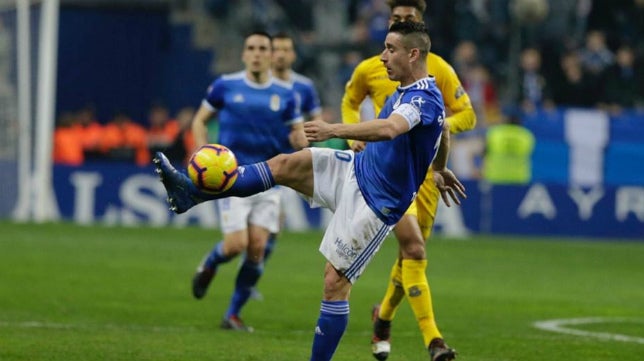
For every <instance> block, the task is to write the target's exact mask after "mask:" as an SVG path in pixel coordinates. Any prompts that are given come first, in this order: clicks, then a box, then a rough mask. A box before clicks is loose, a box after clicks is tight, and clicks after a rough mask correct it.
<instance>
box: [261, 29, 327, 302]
mask: <svg viewBox="0 0 644 361" xmlns="http://www.w3.org/2000/svg"><path fill="white" fill-rule="evenodd" d="M272 44H273V61H272V72H273V76H274V77H276V78H278V79H280V80H283V81H285V82H287V83H289V84H291V85H292V86H293V91H295V101H296V105H297V106H298V108H299V109H300V112H301V114H302V117H303V118H304V121H309V120H314V119H321V113H322V109H321V107H320V98H319V96H318V92H317V90H316V89H315V85H314V84H313V81H312V80H311V79H309V78H308V77H306V76H304V75H302V74H299V73H297V72H295V71H294V70H293V68H292V66H293V64H294V63H295V60H296V59H297V54H296V53H295V44H294V42H293V38H292V37H291V36H290V35H288V34H287V33H284V32H281V33H277V34H275V35H273V42H272ZM292 151H293V150H292V149H290V148H289V149H285V150H284V151H283V152H284V153H291V152H292ZM281 191H282V195H283V196H284V195H286V194H285V192H292V190H290V189H287V188H283V189H281ZM296 197H297V196H296ZM282 207H284V204H282ZM276 242H277V233H271V234H270V236H269V238H268V242H267V243H266V247H265V248H264V267H266V261H267V260H268V259H269V257H270V255H271V254H272V252H273V249H274V248H275V243H276ZM251 297H252V298H255V299H262V298H263V297H262V295H261V293H260V292H259V291H257V289H255V288H254V289H253V290H252V293H251Z"/></svg>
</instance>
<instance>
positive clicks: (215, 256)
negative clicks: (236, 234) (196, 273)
mask: <svg viewBox="0 0 644 361" xmlns="http://www.w3.org/2000/svg"><path fill="white" fill-rule="evenodd" d="M223 246H224V241H219V243H217V244H216V245H215V247H214V248H213V249H212V251H210V254H209V255H208V258H206V261H205V262H204V265H205V266H206V267H208V268H212V269H215V270H216V269H217V266H219V265H220V264H222V263H226V262H228V261H230V260H231V257H228V256H225V255H224V252H223Z"/></svg>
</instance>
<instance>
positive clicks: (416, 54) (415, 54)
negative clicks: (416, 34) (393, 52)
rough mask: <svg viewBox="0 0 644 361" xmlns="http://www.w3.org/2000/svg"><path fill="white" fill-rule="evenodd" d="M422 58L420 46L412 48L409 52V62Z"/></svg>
mask: <svg viewBox="0 0 644 361" xmlns="http://www.w3.org/2000/svg"><path fill="white" fill-rule="evenodd" d="M419 58H420V49H418V48H411V51H410V52H409V62H410V63H411V62H413V61H417V60H418V59H419Z"/></svg>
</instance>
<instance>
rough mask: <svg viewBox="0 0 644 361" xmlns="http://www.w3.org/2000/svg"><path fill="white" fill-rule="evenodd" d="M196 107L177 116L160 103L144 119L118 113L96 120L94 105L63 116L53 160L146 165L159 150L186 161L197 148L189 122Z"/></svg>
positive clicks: (180, 111) (68, 162) (181, 161)
mask: <svg viewBox="0 0 644 361" xmlns="http://www.w3.org/2000/svg"><path fill="white" fill-rule="evenodd" d="M193 115H194V109H193V108H189V107H187V108H183V109H181V110H179V111H178V112H177V114H176V115H175V116H172V115H171V114H170V111H169V110H168V108H166V107H165V106H163V105H161V104H155V105H153V106H152V107H151V108H150V110H149V113H148V119H146V120H145V121H135V120H133V119H132V118H131V117H130V116H129V115H128V114H126V113H123V112H117V113H115V114H114V116H113V117H112V118H111V119H109V121H107V122H105V123H102V122H100V121H99V120H98V119H96V112H95V109H94V108H93V107H92V106H86V107H84V108H83V109H80V110H78V111H76V112H68V113H64V114H62V115H60V117H59V119H58V124H57V127H56V130H55V132H54V152H53V157H54V162H55V163H57V164H65V165H72V166H77V165H81V164H83V163H85V162H91V161H117V162H128V163H132V164H137V165H140V166H144V165H147V164H149V163H150V161H151V157H152V155H153V154H154V152H156V151H164V152H165V153H166V155H167V156H168V157H169V158H171V159H172V160H173V161H175V162H177V163H183V162H185V161H186V160H187V158H188V156H189V155H190V154H191V153H192V151H193V150H194V148H195V145H194V139H193V137H192V131H191V129H190V124H191V121H192V117H193Z"/></svg>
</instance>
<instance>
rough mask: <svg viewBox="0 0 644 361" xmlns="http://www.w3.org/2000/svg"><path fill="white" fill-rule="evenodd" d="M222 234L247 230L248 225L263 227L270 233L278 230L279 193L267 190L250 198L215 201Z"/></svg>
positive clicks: (229, 198)
mask: <svg viewBox="0 0 644 361" xmlns="http://www.w3.org/2000/svg"><path fill="white" fill-rule="evenodd" d="M217 207H218V208H219V221H220V224H221V231H222V232H223V233H232V232H236V231H241V230H243V229H246V228H248V225H249V224H252V225H255V226H260V227H264V228H266V229H268V230H269V232H271V233H277V232H278V231H279V228H280V192H279V190H278V189H269V190H267V191H265V192H262V193H258V194H255V195H252V196H250V197H245V198H240V197H228V198H223V199H218V200H217Z"/></svg>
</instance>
